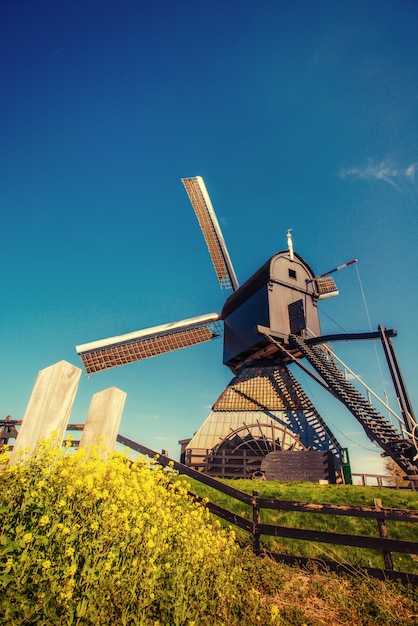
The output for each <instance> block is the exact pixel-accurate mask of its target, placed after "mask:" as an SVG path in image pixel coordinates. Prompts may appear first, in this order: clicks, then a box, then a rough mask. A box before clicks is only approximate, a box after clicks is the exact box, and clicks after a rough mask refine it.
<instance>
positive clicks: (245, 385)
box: [76, 177, 418, 482]
mask: <svg viewBox="0 0 418 626" xmlns="http://www.w3.org/2000/svg"><path fill="white" fill-rule="evenodd" d="M182 182H183V184H184V187H185V189H186V192H187V194H188V196H189V199H190V201H191V203H192V206H193V209H194V211H195V214H196V217H197V219H198V222H199V225H200V227H201V230H202V233H203V236H204V238H205V241H206V244H207V247H208V251H209V254H210V256H211V259H212V262H213V266H214V269H215V272H216V275H217V278H218V282H219V285H220V286H221V288H223V289H232V294H231V295H230V296H229V297H228V298H227V300H226V301H225V304H224V306H223V308H222V311H221V313H219V314H218V313H210V314H207V315H201V316H198V317H192V318H188V319H186V320H181V321H179V322H172V323H169V324H164V325H160V326H155V327H152V328H148V329H143V330H138V331H135V332H133V333H128V334H126V335H118V336H114V337H111V338H108V339H104V340H99V341H94V342H90V343H87V344H82V345H79V346H76V350H77V353H78V354H79V355H80V357H81V359H82V361H83V364H84V366H85V369H86V372H87V374H93V373H96V372H100V371H102V370H105V369H110V368H114V367H118V366H121V365H126V364H128V363H133V362H136V361H139V360H142V359H146V358H149V357H152V356H157V355H159V354H163V353H165V352H170V351H173V350H178V349H180V348H185V347H189V346H193V345H196V344H198V343H204V342H206V341H210V340H212V339H215V338H217V337H219V336H220V335H221V334H222V326H223V332H224V352H223V362H224V364H225V365H227V366H228V367H229V368H230V370H231V371H232V372H233V374H234V378H233V379H232V381H231V382H230V384H229V385H228V386H227V388H226V389H225V390H224V391H223V392H222V394H221V395H220V396H219V398H218V399H217V400H216V402H215V403H214V405H213V407H212V411H211V412H210V414H209V416H208V417H207V419H206V420H205V421H204V422H203V424H202V425H201V426H200V427H199V429H198V430H197V431H196V433H195V434H194V436H193V437H192V438H191V439H187V440H183V441H182V442H180V443H181V445H182V460H183V461H184V462H185V463H187V464H188V465H190V466H193V467H195V468H197V469H200V470H202V471H205V472H207V473H209V474H212V475H214V476H221V477H248V476H254V475H256V474H258V473H260V472H264V470H263V468H266V467H267V468H268V467H270V466H269V463H270V465H271V464H273V465H274V466H275V468H276V469H275V470H274V471H273V475H274V477H275V478H280V476H282V478H283V479H285V478H284V476H285V475H286V476H288V475H289V472H287V473H285V474H283V473H282V474H280V472H279V471H278V469H277V468H278V467H279V466H280V463H279V461H280V459H282V461H281V462H282V466H281V467H283V459H285V461H284V463H285V464H286V465H287V466H290V465H291V464H292V462H293V463H294V465H295V467H297V468H298V469H300V467H301V466H302V465H303V466H304V470H303V471H304V473H303V474H300V473H299V474H297V479H299V480H300V479H301V477H302V478H303V479H306V480H317V479H318V478H319V479H320V478H328V479H329V480H330V482H333V481H334V480H335V475H336V472H338V471H339V469H340V468H341V464H342V461H343V457H344V451H343V449H342V447H341V445H340V444H339V442H338V441H337V439H336V438H335V436H334V435H333V433H332V432H331V430H330V429H329V427H328V426H327V424H326V423H325V422H324V420H323V419H322V417H321V416H320V415H319V413H318V412H317V410H316V408H315V407H314V406H313V404H312V403H311V401H310V399H309V398H308V396H307V395H306V393H305V392H304V390H303V389H302V387H301V385H300V384H299V383H298V382H297V380H296V379H295V377H294V376H293V374H292V373H291V372H290V370H289V367H288V365H289V363H292V362H293V363H296V364H297V365H298V366H300V367H302V368H303V369H304V370H305V371H306V372H307V373H308V374H309V375H311V376H312V377H314V378H315V379H316V380H317V381H318V382H319V384H321V385H322V386H323V387H325V388H326V389H327V390H328V391H329V392H330V393H331V394H332V395H333V396H334V397H336V398H337V399H338V400H340V401H341V402H342V403H343V404H344V405H345V406H346V407H347V408H348V410H349V411H350V412H351V413H352V414H353V415H354V417H355V418H356V419H357V420H358V421H359V422H360V424H361V425H362V427H363V428H364V430H365V432H366V434H367V435H368V437H369V438H370V439H371V440H372V441H374V442H376V443H378V444H379V445H380V446H381V447H382V448H383V450H384V453H385V454H387V455H389V456H391V457H392V458H393V459H394V460H395V461H396V462H397V463H398V465H400V467H402V469H404V471H405V472H408V473H414V472H416V464H417V463H416V462H417V459H418V455H417V454H416V453H417V450H416V446H415V440H416V420H415V417H414V416H413V414H412V407H411V406H410V405H409V404H408V402H406V403H405V410H404V415H403V421H402V419H400V422H401V427H400V428H398V429H397V430H396V429H395V428H394V427H393V426H392V424H391V423H390V422H388V420H387V419H385V418H384V417H383V416H382V415H381V414H380V413H379V412H378V411H376V409H374V408H373V407H372V406H371V403H370V401H369V399H368V398H367V397H366V398H364V396H362V395H361V394H360V393H359V392H358V391H357V390H356V389H355V388H354V386H353V385H352V384H351V383H350V382H349V381H348V380H346V378H345V377H344V376H343V375H342V374H341V372H340V370H339V368H338V366H337V364H336V361H335V359H334V358H333V354H332V350H330V348H329V346H328V345H327V341H326V339H327V338H322V337H321V328H320V321H319V317H318V308H317V303H318V300H321V299H324V298H329V297H332V296H335V295H338V290H337V288H336V286H335V283H334V281H333V279H332V278H331V277H330V276H329V274H330V273H332V272H333V271H336V270H338V269H341V268H342V267H345V266H340V267H338V268H335V270H332V271H331V272H327V273H326V274H322V275H321V276H319V277H315V275H314V273H313V271H312V269H311V268H310V267H309V265H308V264H307V263H306V262H305V261H304V260H303V259H302V257H300V256H299V255H298V254H297V253H295V252H294V251H293V245H292V240H291V235H290V231H289V232H288V249H287V250H282V251H280V252H277V253H276V254H274V255H273V256H272V257H271V258H270V259H269V260H268V261H267V262H266V263H265V264H264V265H263V266H262V267H261V268H260V269H258V270H257V271H256V272H255V273H254V274H253V275H252V276H251V277H250V278H249V279H248V280H247V281H246V282H244V283H243V284H242V285H241V286H239V284H238V280H237V277H236V274H235V271H234V268H233V265H232V262H231V259H230V256H229V253H228V250H227V248H226V244H225V240H224V238H223V235H222V232H221V229H220V226H219V223H218V220H217V218H216V214H215V211H214V209H213V206H212V203H211V201H210V198H209V194H208V192H207V190H206V186H205V184H204V182H203V179H202V178H201V177H193V178H185V179H182ZM354 262H356V261H355V260H354V261H351V262H350V263H348V264H345V265H349V264H351V263H354ZM395 334H396V332H395V331H387V329H381V328H380V327H379V333H359V334H357V335H356V336H355V337H354V338H355V339H376V338H380V339H381V341H382V344H383V345H384V348H385V351H386V353H387V354H388V355H389V356H390V359H388V361H389V360H390V361H391V368H392V371H394V372H395V373H396V377H397V378H399V376H398V373H397V372H398V364H397V362H396V355H395V353H394V349H393V346H392V344H391V337H393V336H394V335H395ZM341 338H342V337H341ZM350 338H353V337H350ZM334 339H337V340H338V339H339V337H338V336H334ZM345 339H347V337H345ZM302 359H304V360H306V361H307V362H308V363H309V364H310V368H306V366H304V365H302V364H301V360H302ZM313 371H315V372H316V373H315V374H314V373H313ZM399 372H400V370H399ZM401 383H402V384H399V385H398V389H400V393H401V395H405V396H406V397H407V394H406V392H405V393H404V392H403V381H402V380H401ZM398 397H399V396H398ZM414 433H415V434H414ZM291 453H294V454H291ZM300 453H303V454H300ZM295 455H296V456H295ZM291 459H293V460H294V459H296V461H291ZM302 459H303V463H302ZM266 464H267V465H266ZM281 471H282V470H281ZM290 475H291V472H290ZM293 476H294V477H295V476H296V474H295V473H294V474H293Z"/></svg>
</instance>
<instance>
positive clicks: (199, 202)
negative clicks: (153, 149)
mask: <svg viewBox="0 0 418 626" xmlns="http://www.w3.org/2000/svg"><path fill="white" fill-rule="evenodd" d="M181 182H182V183H183V185H184V188H185V189H186V192H187V195H188V196H189V199H190V202H191V204H192V207H193V210H194V212H195V214H196V217H197V220H198V222H199V225H200V228H201V230H202V233H203V236H204V238H205V241H206V245H207V247H208V250H209V254H210V258H211V259H212V263H213V267H214V268H215V272H216V276H217V277H218V281H219V285H220V287H221V288H225V289H233V290H234V291H235V290H236V289H238V280H237V277H236V274H235V271H234V268H233V266H232V261H231V259H230V256H229V253H228V250H227V247H226V243H225V240H224V238H223V235H222V231H221V227H220V226H219V222H218V219H217V217H216V213H215V210H214V208H213V206H212V202H211V200H210V197H209V194H208V192H207V189H206V185H205V183H204V181H203V178H202V177H201V176H195V177H193V178H182V179H181Z"/></svg>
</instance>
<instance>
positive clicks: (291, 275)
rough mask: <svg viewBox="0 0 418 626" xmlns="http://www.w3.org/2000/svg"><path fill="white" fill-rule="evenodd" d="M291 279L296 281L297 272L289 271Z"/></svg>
mask: <svg viewBox="0 0 418 626" xmlns="http://www.w3.org/2000/svg"><path fill="white" fill-rule="evenodd" d="M289 278H293V279H294V280H296V278H297V276H296V270H291V269H289Z"/></svg>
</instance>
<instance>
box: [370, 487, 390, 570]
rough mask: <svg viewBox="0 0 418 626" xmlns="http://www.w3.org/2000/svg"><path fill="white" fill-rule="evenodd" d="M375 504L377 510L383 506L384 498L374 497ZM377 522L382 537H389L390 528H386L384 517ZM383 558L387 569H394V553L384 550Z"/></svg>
mask: <svg viewBox="0 0 418 626" xmlns="http://www.w3.org/2000/svg"><path fill="white" fill-rule="evenodd" d="M374 506H375V508H376V509H377V510H379V509H381V508H382V500H381V499H380V498H375V499H374ZM377 524H378V527H379V535H380V537H382V539H387V536H388V530H387V528H386V522H385V520H384V518H382V519H378V520H377ZM383 560H384V562H385V569H386V570H393V561H392V554H391V553H390V552H387V551H386V550H383Z"/></svg>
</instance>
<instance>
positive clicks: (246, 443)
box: [208, 422, 307, 478]
mask: <svg viewBox="0 0 418 626" xmlns="http://www.w3.org/2000/svg"><path fill="white" fill-rule="evenodd" d="M275 450H307V448H306V447H305V446H304V445H303V443H302V442H301V441H300V439H299V437H298V436H297V435H294V434H293V433H292V432H291V431H289V430H288V429H287V428H286V426H281V425H280V424H275V423H274V422H270V423H269V424H261V423H260V422H257V423H255V424H245V423H243V425H242V426H240V427H239V428H236V429H235V430H231V432H230V433H229V434H228V435H227V436H226V437H224V438H223V439H222V441H221V442H220V443H219V444H218V445H217V446H216V447H215V448H214V449H213V450H212V452H211V454H210V456H209V458H208V472H209V474H210V475H212V476H219V477H222V478H251V477H252V476H253V475H255V476H259V473H260V467H261V462H262V460H263V459H264V457H265V456H267V454H269V453H270V452H274V451H275Z"/></svg>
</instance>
